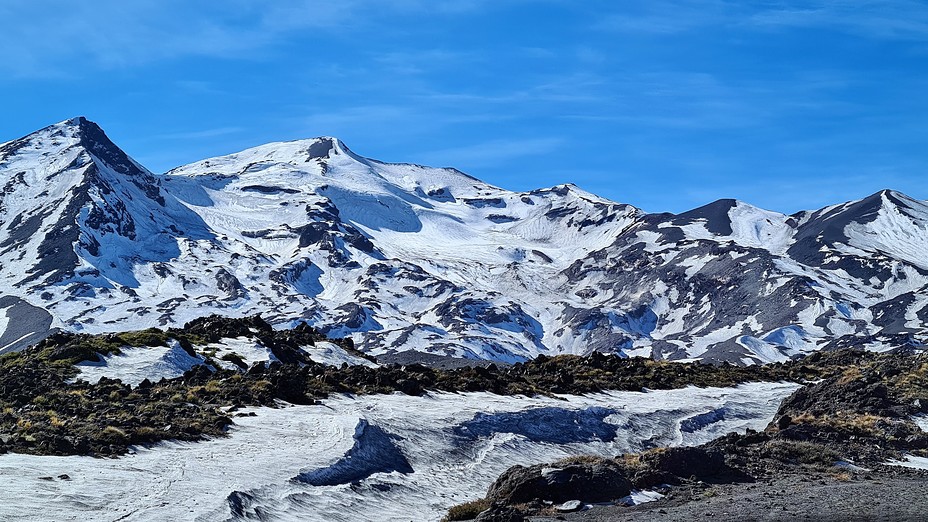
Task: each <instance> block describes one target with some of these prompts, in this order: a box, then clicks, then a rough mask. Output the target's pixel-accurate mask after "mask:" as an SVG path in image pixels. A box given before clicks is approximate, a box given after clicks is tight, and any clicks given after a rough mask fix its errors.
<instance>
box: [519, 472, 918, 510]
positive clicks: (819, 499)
mask: <svg viewBox="0 0 928 522" xmlns="http://www.w3.org/2000/svg"><path fill="white" fill-rule="evenodd" d="M531 520H532V521H537V522H541V521H553V520H569V521H576V522H581V521H582V522H645V521H647V522H652V521H654V522H671V521H676V522H682V521H690V520H699V521H703V520H711V521H713V522H722V521H732V522H735V521H739V522H740V521H792V520H813V521H816V522H827V521H864V520H867V521H869V520H885V521H909V520H912V521H916V520H918V521H923V520H928V475H926V474H924V473H919V472H906V471H899V472H893V473H891V474H875V473H874V474H865V475H858V476H857V477H855V478H852V479H850V480H847V479H845V480H841V479H838V478H836V477H835V476H832V475H817V476H814V477H809V476H805V477H800V476H790V477H785V478H781V479H776V480H772V481H765V482H756V483H752V484H724V485H705V486H702V487H700V486H696V487H693V488H685V487H681V488H676V489H675V490H674V491H672V492H671V493H670V494H669V495H668V496H667V498H664V499H662V500H659V501H657V502H650V503H647V504H642V505H638V506H634V507H622V506H594V507H592V508H591V509H589V510H586V511H583V512H579V513H570V514H565V515H561V516H559V517H556V518H555V517H533V518H531Z"/></svg>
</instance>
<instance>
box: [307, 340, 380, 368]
mask: <svg viewBox="0 0 928 522" xmlns="http://www.w3.org/2000/svg"><path fill="white" fill-rule="evenodd" d="M302 350H303V351H304V352H306V353H308V354H309V357H310V358H311V359H312V360H314V361H316V362H317V363H322V364H328V365H329V366H341V365H342V364H346V363H347V364H348V365H350V366H358V365H360V366H367V367H369V368H377V367H378V366H380V365H379V364H377V363H375V362H372V361H369V360H367V359H365V358H363V357H358V356H357V355H352V354H350V353H348V352H346V351H345V349H344V348H342V347H341V346H338V345H337V344H334V343H329V342H324V341H320V342H317V343H316V344H315V345H314V346H304V347H303V348H302Z"/></svg>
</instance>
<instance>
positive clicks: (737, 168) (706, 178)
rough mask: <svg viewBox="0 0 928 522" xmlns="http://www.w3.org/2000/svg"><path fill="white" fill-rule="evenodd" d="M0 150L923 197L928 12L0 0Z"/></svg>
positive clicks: (682, 203) (635, 197) (703, 193)
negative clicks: (282, 160) (70, 141)
mask: <svg viewBox="0 0 928 522" xmlns="http://www.w3.org/2000/svg"><path fill="white" fill-rule="evenodd" d="M0 56H2V58H0V99H2V100H3V107H4V116H3V118H2V119H0V141H6V140H8V139H13V138H16V137H18V136H20V135H23V134H26V133H29V132H31V131H33V130H36V129H38V128H40V127H43V126H45V125H47V124H50V123H53V122H56V121H59V120H63V119H66V118H69V117H72V116H76V115H85V116H87V117H89V118H90V119H92V120H94V121H97V122H98V123H100V124H101V125H102V126H103V128H104V129H105V130H106V131H107V133H108V134H109V135H110V136H111V137H112V138H113V139H114V141H116V142H117V144H119V145H120V146H122V147H123V148H124V149H125V150H126V151H127V152H128V153H129V154H130V155H132V156H134V157H135V158H136V159H138V160H139V161H140V162H142V163H143V164H145V165H146V166H148V167H149V168H150V169H151V170H153V171H156V172H163V171H165V170H167V169H169V168H171V167H173V166H177V165H180V164H184V163H188V162H190V161H194V160H197V159H202V158H205V157H209V156H214V155H219V154H225V153H230V152H234V151H237V150H240V149H243V148H247V147H249V146H254V145H258V144H261V143H265V142H270V141H278V140H287V139H297V138H304V137H312V136H319V135H334V136H337V137H339V138H341V139H342V140H343V141H344V142H345V143H346V144H347V145H348V146H349V147H351V148H352V149H353V150H354V151H355V152H357V153H359V154H362V155H365V156H369V157H374V158H378V159H382V160H386V161H406V162H415V163H422V164H428V165H434V166H454V167H457V168H459V169H461V170H464V171H466V172H468V173H469V174H472V175H474V176H476V177H478V178H481V179H483V180H485V181H487V182H490V183H493V184H495V185H499V186H501V187H504V188H508V189H516V190H528V189H532V188H538V187H543V186H551V185H555V184H558V183H564V182H573V183H576V184H577V185H579V186H581V187H583V188H585V189H587V190H589V191H591V192H595V193H597V194H600V195H603V196H605V197H608V198H611V199H614V200H617V201H621V202H626V203H631V204H634V205H636V206H639V207H642V208H644V209H646V210H649V211H675V212H676V211H682V210H686V209H689V208H692V207H695V206H698V205H701V204H704V203H707V202H709V201H712V200H715V199H718V198H723V197H734V198H738V199H742V200H745V201H749V202H751V203H753V204H756V205H759V206H762V207H765V208H769V209H773V210H779V211H783V212H794V211H797V210H801V209H807V208H818V207H821V206H824V205H826V204H830V203H834V202H838V201H844V200H849V199H856V198H860V197H863V196H865V195H867V194H870V193H873V192H875V191H877V190H879V189H882V188H895V189H897V190H901V191H903V192H906V193H907V194H909V195H911V196H913V197H917V198H921V199H925V198H928V2H922V1H907V0H884V1H868V0H847V1H845V0H831V1H808V2H792V1H776V0H769V1H758V2H751V1H734V0H733V1H727V0H699V1H696V0H693V1H688V0H643V1H637V0H583V1H579V0H537V1H528V0H454V1H452V0H448V1H439V0H392V1H379V0H339V1H331V0H329V1H310V0H291V1H283V0H275V1H259V0H224V1H222V2H220V1H213V2H205V1H196V0H183V1H182V0H134V1H132V2H125V1H114V0H94V1H93V2H73V1H47V0H29V1H21V0H4V1H3V2H2V3H0Z"/></svg>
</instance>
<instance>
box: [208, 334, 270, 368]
mask: <svg viewBox="0 0 928 522" xmlns="http://www.w3.org/2000/svg"><path fill="white" fill-rule="evenodd" d="M194 348H195V350H196V351H197V352H198V353H212V354H213V357H212V358H213V360H214V361H215V362H216V364H218V365H220V366H222V367H223V368H226V369H228V370H236V369H239V367H238V366H236V365H235V364H233V363H231V362H229V361H225V360H223V359H222V357H223V356H225V355H232V354H234V355H238V356H239V357H241V359H242V361H243V362H244V363H245V365H246V366H248V367H251V365H252V364H254V363H256V362H263V363H270V362H273V361H276V360H277V357H276V356H275V355H274V353H273V352H271V349H270V348H268V347H266V346H264V345H263V344H261V342H260V341H258V340H256V339H253V338H251V337H237V338H234V339H223V340H222V341H221V342H218V343H211V344H207V345H204V346H195V347H194Z"/></svg>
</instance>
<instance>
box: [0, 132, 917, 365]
mask: <svg viewBox="0 0 928 522" xmlns="http://www.w3.org/2000/svg"><path fill="white" fill-rule="evenodd" d="M0 186H2V187H3V188H2V194H0V261H2V264H0V282H2V284H3V285H4V295H5V296H6V297H5V298H4V299H15V300H17V301H16V302H17V303H18V305H17V306H18V308H16V309H17V310H20V312H19V315H20V316H23V315H26V314H25V313H23V312H22V311H24V310H29V311H30V313H29V316H30V317H34V318H38V319H36V320H33V321H32V323H34V324H31V323H30V324H29V325H28V327H27V326H26V323H22V322H14V321H8V322H7V323H6V324H5V326H6V328H5V330H4V331H3V332H0V335H2V337H0V346H2V348H0V350H5V351H8V350H15V349H21V348H22V347H23V346H25V345H26V344H28V343H29V342H34V341H35V340H36V339H37V338H41V335H42V332H47V331H49V330H51V329H54V328H61V329H65V330H74V331H86V332H105V331H114V330H128V329H137V328H145V327H151V326H175V325H181V324H183V323H184V322H186V321H188V320H190V319H192V318H194V317H198V316H202V315H206V314H210V313H219V314H223V315H233V316H241V315H246V314H261V315H262V316H264V317H265V318H266V319H268V320H269V321H271V322H272V323H274V324H275V325H278V326H289V325H293V324H295V323H296V322H299V321H306V322H308V323H310V324H312V325H314V326H317V327H320V328H322V329H324V330H325V331H326V332H327V333H328V334H330V335H333V336H351V337H352V338H353V340H354V341H355V343H356V345H357V346H358V347H359V348H361V349H362V350H365V351H367V352H369V353H372V354H375V355H378V356H390V355H391V354H395V353H398V352H404V351H409V350H413V351H418V352H427V353H429V354H434V355H441V356H453V357H464V358H469V359H489V360H494V361H502V362H517V361H522V360H525V359H527V358H531V357H534V356H536V355H538V354H540V353H545V354H556V353H578V354H584V353H589V352H591V351H593V350H599V351H606V352H613V353H620V354H625V355H643V356H651V357H656V358H667V359H674V360H689V359H704V360H713V361H723V360H724V361H731V362H735V363H738V364H753V363H762V362H769V361H777V360H783V359H785V358H790V357H795V356H798V355H801V354H803V353H807V352H809V351H813V350H818V349H822V348H825V347H829V346H844V345H860V346H867V347H869V348H871V349H878V350H885V349H891V348H894V347H898V346H901V345H906V344H910V345H914V346H918V345H919V343H923V342H924V341H925V320H926V318H928V299H926V298H925V297H924V295H925V290H926V286H928V266H926V265H925V261H924V259H923V258H924V256H923V253H924V252H926V251H928V205H926V204H925V203H924V202H921V201H917V200H913V199H911V198H908V197H907V196H905V195H902V194H899V193H896V192H892V191H882V192H880V193H878V194H874V195H873V196H870V197H868V198H865V199H863V200H860V201H855V202H849V203H845V204H841V205H834V206H831V207H827V208H825V209H821V210H818V211H814V212H803V213H799V214H796V215H794V216H786V215H783V214H779V213H776V212H771V211H766V210H763V209H759V208H756V207H753V206H751V205H749V204H746V203H743V202H739V201H734V200H720V201H716V202H714V203H710V204H708V205H705V206H703V207H700V208H698V209H694V210H692V211H689V212H685V213H682V214H677V215H673V214H646V213H644V212H642V211H640V210H638V209H636V208H634V207H631V206H629V205H623V204H619V203H614V202H611V201H608V200H605V199H602V198H599V197H597V196H595V195H593V194H589V193H587V192H585V191H583V190H581V189H579V188H577V187H576V186H573V185H559V186H556V187H552V188H549V189H540V190H535V191H531V192H512V191H507V190H504V189H501V188H498V187H494V186H491V185H488V184H485V183H482V182H480V181H479V180H476V179H474V178H472V177H470V176H467V175H466V174H463V173H461V172H459V171H457V170H454V169H436V168H429V167H423V166H419V165H409V164H388V163H383V162H379V161H375V160H371V159H367V158H364V157H361V156H359V155H357V154H355V153H354V152H352V151H351V150H349V149H348V148H347V147H346V146H345V145H344V144H343V143H342V142H340V141H339V140H337V139H335V138H327V137H324V138H315V139H309V140H300V141H293V142H286V143H272V144H267V145H262V146H260V147H255V148H252V149H248V150H245V151H242V152H239V153H236V154H231V155H228V156H223V157H218V158H210V159H206V160H203V161H199V162H195V163H192V164H190V165H186V166H182V167H178V168H177V169H174V170H172V171H170V172H168V173H166V174H165V175H160V176H156V175H153V174H152V173H150V172H148V171H147V170H145V169H144V167H141V166H140V165H138V164H137V163H136V162H134V161H132V160H131V158H129V157H128V156H126V155H125V153H123V152H122V151H121V150H119V148H118V147H116V145H115V144H113V143H112V142H110V141H109V139H108V138H106V136H105V134H104V133H103V131H102V130H100V129H99V127H97V126H96V125H95V124H93V123H91V122H89V121H87V120H86V119H83V118H75V119H73V120H68V121H65V122H62V123H59V124H57V125H53V126H51V127H48V128H46V129H42V130H40V131H38V132H36V133H34V134H31V135H29V136H27V137H25V138H22V139H19V140H15V141H12V142H9V143H7V144H5V145H3V146H2V147H0ZM3 304H4V303H2V302H0V305H3ZM27 307H28V308H27ZM10 310H13V308H10V309H8V310H7V315H9V313H10ZM0 312H2V309H0ZM43 314H44V315H43ZM0 315H2V314H0ZM11 325H16V328H13V329H11V328H12V326H11Z"/></svg>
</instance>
